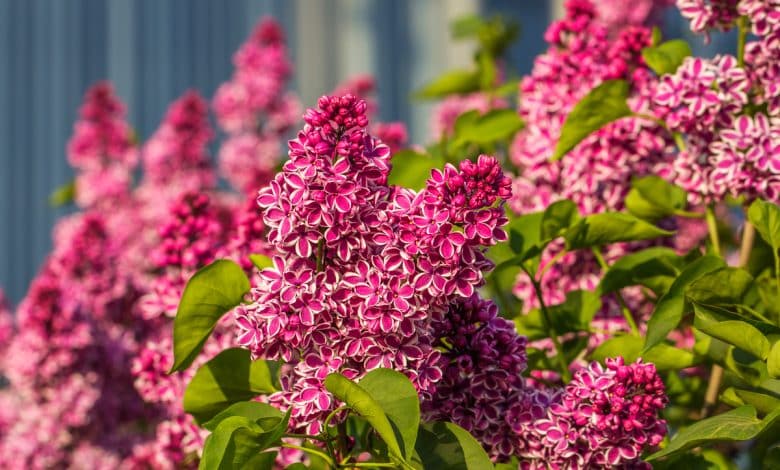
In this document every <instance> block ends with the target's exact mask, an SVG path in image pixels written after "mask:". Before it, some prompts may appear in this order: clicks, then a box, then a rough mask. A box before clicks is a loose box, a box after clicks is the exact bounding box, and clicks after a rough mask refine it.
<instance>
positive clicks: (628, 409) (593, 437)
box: [509, 357, 668, 469]
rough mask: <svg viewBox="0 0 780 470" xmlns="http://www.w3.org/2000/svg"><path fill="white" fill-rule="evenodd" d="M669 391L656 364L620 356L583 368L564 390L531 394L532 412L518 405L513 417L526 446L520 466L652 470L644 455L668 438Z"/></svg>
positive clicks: (519, 435) (532, 467)
mask: <svg viewBox="0 0 780 470" xmlns="http://www.w3.org/2000/svg"><path fill="white" fill-rule="evenodd" d="M664 390H665V389H664V384H663V382H662V381H661V378H660V377H659V376H658V373H657V372H656V369H655V366H654V365H652V364H644V363H642V361H641V359H640V360H638V361H637V362H636V363H634V364H630V365H625V364H624V362H623V359H622V358H620V357H618V358H617V359H607V360H606V366H602V365H601V364H599V363H598V362H593V363H591V364H590V365H589V366H588V367H587V368H583V369H580V370H579V371H577V372H576V373H575V375H574V378H573V379H572V381H571V382H570V383H569V384H568V385H567V386H566V387H565V388H564V389H563V390H552V391H546V392H540V391H532V392H531V396H530V397H529V398H528V400H529V401H530V402H531V403H533V404H534V407H532V408H531V412H530V413H529V412H528V411H527V409H526V408H524V407H516V408H515V409H514V410H512V411H511V412H510V418H509V419H510V420H512V421H513V424H514V425H515V427H516V429H518V430H519V431H520V433H519V434H518V437H519V438H520V439H521V443H520V444H519V445H521V446H523V447H524V450H523V451H522V452H521V453H520V456H521V459H522V460H521V462H522V463H521V468H529V469H534V468H538V469H542V468H553V469H585V468H651V467H650V465H648V464H643V463H641V461H640V460H639V457H640V455H641V453H642V451H643V450H644V449H646V448H652V447H655V446H657V445H658V444H659V443H660V442H661V440H663V438H664V436H665V435H666V423H665V421H664V420H662V419H659V418H658V414H659V412H660V411H661V410H662V409H663V408H664V406H666V403H667V401H668V399H667V397H666V394H665V391H664ZM540 393H541V394H543V395H546V396H544V397H540V396H538V395H539V394H540ZM544 405H547V408H546V416H542V415H540V414H539V411H540V408H541V407H542V406H544ZM540 418H541V419H540Z"/></svg>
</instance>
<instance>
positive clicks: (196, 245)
mask: <svg viewBox="0 0 780 470" xmlns="http://www.w3.org/2000/svg"><path fill="white" fill-rule="evenodd" d="M230 222H231V215H230V213H229V211H228V210H227V208H226V207H222V206H221V205H220V204H219V201H214V200H212V199H211V198H210V197H209V196H208V195H207V194H204V193H199V192H188V193H184V194H182V195H181V196H180V197H179V199H178V200H177V201H176V202H175V203H174V204H173V205H172V206H171V207H170V215H169V218H168V220H167V221H165V222H164V223H163V224H162V226H161V227H160V228H159V234H160V238H159V242H158V246H157V248H156V249H155V250H154V251H153V252H152V253H151V258H152V261H153V263H154V265H155V267H156V268H157V269H158V270H159V275H158V276H156V277H155V278H154V279H153V281H152V284H151V286H150V292H149V293H148V294H146V295H145V296H144V297H143V298H142V299H141V302H140V308H141V310H142V312H143V316H144V317H145V318H147V319H152V318H156V317H159V316H168V317H171V318H173V317H174V316H175V315H176V309H177V308H178V305H179V298H180V297H181V293H182V291H183V290H184V286H185V284H186V283H187V280H188V279H189V278H190V277H191V276H192V275H193V274H194V273H195V272H196V271H197V270H198V269H200V268H202V267H203V266H205V265H206V264H208V263H210V262H211V261H213V260H214V258H215V256H216V254H217V252H218V250H219V249H220V247H222V246H223V244H224V243H225V242H226V238H227V235H226V233H227V230H228V227H229V226H230Z"/></svg>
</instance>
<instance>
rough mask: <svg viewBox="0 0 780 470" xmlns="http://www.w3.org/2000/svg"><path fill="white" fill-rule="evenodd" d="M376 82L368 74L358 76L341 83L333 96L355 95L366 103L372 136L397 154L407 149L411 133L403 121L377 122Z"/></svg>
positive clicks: (332, 93) (333, 92)
mask: <svg viewBox="0 0 780 470" xmlns="http://www.w3.org/2000/svg"><path fill="white" fill-rule="evenodd" d="M376 88H377V87H376V80H374V77H373V76H371V75H368V74H362V75H356V76H354V77H350V78H348V79H347V80H345V81H343V82H341V83H339V84H338V85H337V86H336V89H335V90H333V91H332V92H331V93H330V94H331V96H343V95H347V94H349V95H354V96H357V97H359V98H361V99H362V100H364V101H365V102H366V116H367V117H368V118H369V119H370V120H371V121H373V122H374V124H373V125H371V127H370V128H369V132H370V133H371V135H373V136H374V137H376V138H377V139H379V140H381V141H382V143H384V144H385V145H387V146H388V147H389V148H390V153H393V154H394V153H396V152H397V151H399V150H401V149H402V148H404V147H406V145H407V143H408V140H409V135H408V134H409V133H408V131H407V129H406V124H405V123H403V122H401V121H393V122H377V121H376V119H375V118H376V115H377V114H378V112H379V106H378V104H377V102H376V96H375V95H376V91H377V89H376Z"/></svg>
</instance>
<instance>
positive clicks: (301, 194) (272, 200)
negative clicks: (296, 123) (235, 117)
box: [236, 94, 511, 432]
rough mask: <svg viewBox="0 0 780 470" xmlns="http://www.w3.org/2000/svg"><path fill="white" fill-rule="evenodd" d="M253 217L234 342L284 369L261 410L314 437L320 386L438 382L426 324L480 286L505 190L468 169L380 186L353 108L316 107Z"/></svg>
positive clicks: (383, 158)
mask: <svg viewBox="0 0 780 470" xmlns="http://www.w3.org/2000/svg"><path fill="white" fill-rule="evenodd" d="M318 105H319V108H318V109H309V110H307V112H306V114H305V115H304V120H305V121H306V126H305V127H304V129H303V131H301V132H300V133H299V134H298V138H297V139H296V140H293V141H291V142H290V144H289V150H290V151H289V156H290V160H289V161H288V162H287V163H285V165H284V168H283V171H282V172H281V173H279V174H278V175H277V176H276V178H275V179H274V180H273V181H272V182H271V183H270V185H269V186H268V187H266V188H264V189H263V190H261V192H260V195H259V197H258V204H259V205H260V207H261V208H262V209H263V214H264V222H265V225H266V227H267V228H268V234H267V240H268V243H269V244H270V245H271V246H272V247H273V248H274V250H275V252H276V255H275V256H274V257H273V262H274V267H273V268H269V269H266V270H263V271H262V272H261V273H260V282H259V283H258V285H257V287H256V288H254V289H253V291H252V296H253V300H254V302H253V304H251V305H249V306H245V307H240V308H239V311H238V315H237V318H236V322H237V325H238V331H239V343H240V344H242V345H244V346H246V347H248V348H249V349H250V350H251V351H252V352H253V354H254V355H255V356H258V357H265V358H271V359H278V358H281V359H284V360H285V361H287V362H289V363H290V364H291V367H290V369H289V372H288V373H286V374H285V375H284V376H283V377H282V387H283V390H282V391H281V392H279V393H277V394H275V395H274V396H272V397H271V401H272V403H275V404H277V405H278V406H280V407H282V408H288V407H291V408H292V420H293V423H294V426H295V427H299V428H306V429H307V430H308V431H309V432H318V431H319V428H320V426H321V420H322V418H324V416H325V415H326V414H327V413H329V412H330V411H332V410H333V409H334V408H335V403H334V400H333V398H332V397H331V396H330V394H329V393H328V392H327V391H325V389H324V386H323V380H324V378H325V377H326V376H327V374H328V373H330V372H333V371H340V372H342V373H344V374H345V375H347V376H348V377H351V378H359V377H361V376H362V375H363V374H364V373H365V372H367V371H369V370H372V369H375V368H377V367H388V368H394V369H397V370H400V371H403V372H404V373H406V374H407V375H408V376H409V377H410V378H411V379H412V381H413V382H414V384H415V385H416V386H417V388H418V390H419V391H420V392H421V394H422V395H423V396H426V395H427V394H430V393H431V392H432V391H433V390H434V387H435V384H436V382H438V381H439V380H440V379H441V377H442V371H441V361H442V356H441V353H440V352H439V351H437V350H436V349H435V347H434V344H433V341H434V338H433V335H432V330H431V321H432V318H433V317H434V315H435V312H437V311H442V312H443V311H444V310H445V309H446V308H447V307H448V306H449V305H450V304H452V303H453V302H455V301H457V300H458V299H461V298H468V297H470V296H471V295H473V294H474V292H475V289H476V288H477V287H479V286H480V285H482V283H483V282H484V281H483V272H484V271H485V270H487V269H490V268H491V266H492V264H491V263H490V261H488V260H487V259H486V257H485V255H484V251H485V248H486V247H487V246H488V245H490V244H493V243H495V242H496V241H497V240H504V239H506V234H505V233H504V232H503V230H502V229H501V227H502V226H503V225H504V224H506V222H507V220H506V218H505V217H504V215H503V209H502V207H501V205H502V204H503V200H504V199H505V198H506V197H508V196H509V189H510V183H511V182H510V180H509V179H508V178H506V177H504V176H503V174H502V173H501V170H500V167H499V166H498V162H497V161H496V160H495V159H493V158H490V157H486V156H481V157H480V158H479V160H478V161H477V162H476V163H471V162H464V163H462V164H461V168H460V169H459V170H458V169H456V168H455V167H453V166H448V167H447V168H445V170H444V172H440V171H437V170H434V172H433V174H432V176H431V179H430V180H429V181H428V185H427V187H426V188H425V189H424V190H423V191H421V192H420V193H415V192H414V191H411V190H408V189H405V188H397V187H388V186H387V185H386V180H387V174H388V172H389V170H390V162H389V150H388V148H387V146H385V145H384V144H382V143H381V142H379V141H378V140H376V139H374V138H373V137H372V136H371V135H370V134H369V133H368V132H367V131H366V128H367V126H368V119H367V117H366V111H367V105H366V102H365V101H363V100H360V99H358V98H356V97H355V96H353V95H349V94H348V95H344V96H341V97H322V98H320V100H319V102H318Z"/></svg>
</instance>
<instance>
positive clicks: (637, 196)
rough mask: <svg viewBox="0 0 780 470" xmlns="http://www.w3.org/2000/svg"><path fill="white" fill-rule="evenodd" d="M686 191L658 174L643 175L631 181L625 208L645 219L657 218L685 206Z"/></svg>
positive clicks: (671, 213) (653, 219)
mask: <svg viewBox="0 0 780 470" xmlns="http://www.w3.org/2000/svg"><path fill="white" fill-rule="evenodd" d="M687 201H688V195H687V194H686V192H685V191H684V190H683V189H681V188H679V187H677V186H674V185H672V184H671V183H669V182H668V181H666V180H664V179H663V178H659V177H658V176H645V177H643V178H638V179H635V180H634V181H633V182H632V183H631V190H630V191H629V192H628V195H627V196H626V200H625V203H626V209H627V210H628V211H629V212H630V213H632V214H634V215H635V216H637V217H639V218H642V219H645V220H651V221H655V220H659V219H662V218H664V217H668V216H670V215H673V214H675V213H676V212H677V211H680V210H682V209H684V208H685V206H686V205H687Z"/></svg>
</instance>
